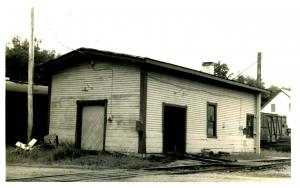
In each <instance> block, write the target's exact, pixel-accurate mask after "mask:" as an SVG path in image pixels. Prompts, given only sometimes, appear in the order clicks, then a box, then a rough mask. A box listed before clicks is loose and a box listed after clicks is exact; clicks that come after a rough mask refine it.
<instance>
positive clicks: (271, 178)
mask: <svg viewBox="0 0 300 188" xmlns="http://www.w3.org/2000/svg"><path fill="white" fill-rule="evenodd" d="M290 177H291V167H290V166H284V167H281V168H277V169H263V170H255V171H253V170H251V171H250V170H242V171H235V172H230V171H222V172H202V173H195V174H184V175H153V176H139V177H133V178H129V179H126V180H125V181H129V182H290V181H291V178H290Z"/></svg>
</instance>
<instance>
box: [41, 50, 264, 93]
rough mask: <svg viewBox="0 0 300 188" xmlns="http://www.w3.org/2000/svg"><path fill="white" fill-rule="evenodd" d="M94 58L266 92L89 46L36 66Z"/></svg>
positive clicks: (50, 67) (57, 65)
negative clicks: (121, 61) (118, 61)
mask: <svg viewBox="0 0 300 188" xmlns="http://www.w3.org/2000/svg"><path fill="white" fill-rule="evenodd" d="M96 58H105V59H107V58H109V59H118V60H123V61H126V62H128V63H132V64H139V65H140V66H142V67H147V68H150V69H151V68H152V69H154V70H155V71H163V72H164V73H166V74H171V73H176V76H177V75H180V76H184V77H188V78H192V79H197V80H199V79H200V80H201V81H203V82H207V83H213V84H216V85H221V86H223V87H225V86H227V87H231V88H234V89H238V90H244V91H248V92H253V93H258V92H268V91H267V90H265V89H261V88H258V87H252V86H249V85H246V84H243V83H240V82H237V81H233V80H229V79H223V78H219V77H217V76H214V75H211V74H208V73H204V72H201V71H197V70H194V69H190V68H186V67H182V66H178V65H174V64H170V63H166V62H162V61H158V60H155V59H151V58H147V57H140V56H133V55H128V54H122V53H115V52H109V51H102V50H96V49H91V48H79V49H77V50H74V51H71V52H69V53H67V54H64V55H62V56H60V57H58V58H56V59H54V60H50V61H47V62H44V63H42V64H40V65H38V66H36V69H37V70H40V71H41V70H44V71H46V72H47V73H48V74H51V72H52V70H57V69H61V68H65V67H69V66H72V65H73V64H74V62H75V61H80V60H81V61H84V62H87V61H89V62H91V61H92V60H94V59H96Z"/></svg>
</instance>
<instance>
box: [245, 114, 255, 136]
mask: <svg viewBox="0 0 300 188" xmlns="http://www.w3.org/2000/svg"><path fill="white" fill-rule="evenodd" d="M246 123H247V124H246V137H248V138H253V127H254V115H253V114H247V120H246Z"/></svg>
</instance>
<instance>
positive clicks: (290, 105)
mask: <svg viewBox="0 0 300 188" xmlns="http://www.w3.org/2000/svg"><path fill="white" fill-rule="evenodd" d="M291 109H292V104H291V103H289V112H290V111H291Z"/></svg>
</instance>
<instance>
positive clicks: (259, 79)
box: [257, 52, 261, 87]
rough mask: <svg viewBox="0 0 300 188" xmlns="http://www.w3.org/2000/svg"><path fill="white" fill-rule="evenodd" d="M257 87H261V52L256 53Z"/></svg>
mask: <svg viewBox="0 0 300 188" xmlns="http://www.w3.org/2000/svg"><path fill="white" fill-rule="evenodd" d="M257 87H261V52H258V54H257Z"/></svg>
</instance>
